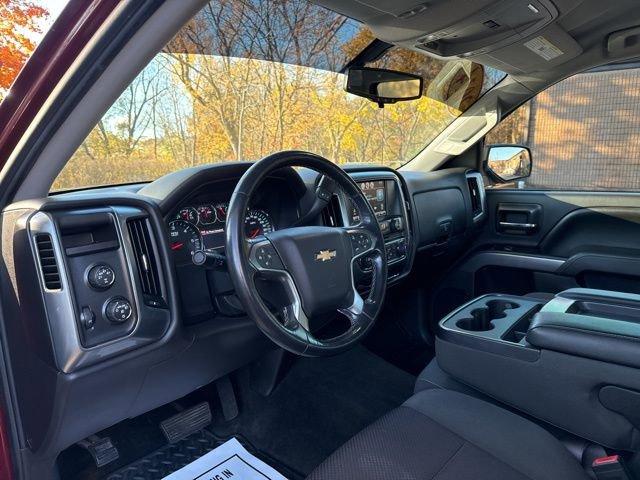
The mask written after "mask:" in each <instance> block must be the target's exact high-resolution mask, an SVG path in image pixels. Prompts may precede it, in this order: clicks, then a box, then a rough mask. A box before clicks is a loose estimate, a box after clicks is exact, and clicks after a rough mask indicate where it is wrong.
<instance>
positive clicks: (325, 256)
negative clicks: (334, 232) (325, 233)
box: [316, 250, 336, 262]
mask: <svg viewBox="0 0 640 480" xmlns="http://www.w3.org/2000/svg"><path fill="white" fill-rule="evenodd" d="M334 258H336V251H335V250H320V251H319V252H318V253H316V262H329V261H331V260H333V259H334Z"/></svg>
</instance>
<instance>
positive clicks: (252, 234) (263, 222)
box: [244, 209, 273, 238]
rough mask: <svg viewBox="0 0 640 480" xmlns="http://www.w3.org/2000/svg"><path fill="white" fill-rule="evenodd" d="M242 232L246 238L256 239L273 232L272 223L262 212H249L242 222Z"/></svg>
mask: <svg viewBox="0 0 640 480" xmlns="http://www.w3.org/2000/svg"><path fill="white" fill-rule="evenodd" d="M244 231H245V235H246V236H247V238H256V237H259V236H260V235H264V234H265V233H270V232H273V223H272V222H271V219H270V218H269V215H267V213H266V212H265V211H263V210H257V209H256V210H249V212H248V213H247V216H246V217H245V220H244Z"/></svg>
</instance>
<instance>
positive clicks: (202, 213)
mask: <svg viewBox="0 0 640 480" xmlns="http://www.w3.org/2000/svg"><path fill="white" fill-rule="evenodd" d="M197 212H198V219H199V220H200V225H211V224H212V223H214V222H215V221H216V211H215V210H214V208H213V207H212V206H211V205H200V206H199V207H198V210H197Z"/></svg>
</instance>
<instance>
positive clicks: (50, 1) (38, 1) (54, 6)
mask: <svg viewBox="0 0 640 480" xmlns="http://www.w3.org/2000/svg"><path fill="white" fill-rule="evenodd" d="M33 3H34V4H35V5H38V6H40V7H43V8H45V9H47V11H48V12H49V18H46V19H45V20H42V21H41V23H40V26H41V27H42V33H40V34H35V35H34V40H35V41H36V42H37V43H39V42H40V40H42V37H43V36H44V34H45V33H47V30H49V27H50V26H51V24H52V23H53V22H55V20H56V18H58V16H59V15H60V12H62V9H63V8H64V7H65V6H66V5H67V3H69V0H33Z"/></svg>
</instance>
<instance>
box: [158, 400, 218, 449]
mask: <svg viewBox="0 0 640 480" xmlns="http://www.w3.org/2000/svg"><path fill="white" fill-rule="evenodd" d="M210 423H211V409H210V408H209V404H208V403H207V402H202V403H200V404H198V405H196V406H195V407H191V408H189V409H187V410H184V411H183V412H180V413H178V414H176V415H174V416H173V417H170V418H167V419H166V420H163V421H162V422H161V423H160V428H161V429H162V432H163V433H164V436H165V437H166V438H167V441H168V442H169V443H177V442H179V441H180V440H182V439H183V438H186V437H188V436H189V435H191V434H192V433H196V432H198V431H200V430H202V429H203V428H204V427H206V426H207V425H209V424H210Z"/></svg>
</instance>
